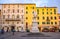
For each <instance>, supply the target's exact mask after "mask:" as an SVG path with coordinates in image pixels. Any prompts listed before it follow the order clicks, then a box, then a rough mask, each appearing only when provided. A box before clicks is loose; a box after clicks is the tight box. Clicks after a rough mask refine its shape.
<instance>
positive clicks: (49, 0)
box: [0, 0, 60, 13]
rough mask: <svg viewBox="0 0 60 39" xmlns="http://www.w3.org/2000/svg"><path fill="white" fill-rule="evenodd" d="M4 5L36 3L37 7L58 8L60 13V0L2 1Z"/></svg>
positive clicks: (0, 1)
mask: <svg viewBox="0 0 60 39" xmlns="http://www.w3.org/2000/svg"><path fill="white" fill-rule="evenodd" d="M2 3H36V5H37V6H40V7H43V6H49V7H54V6H55V7H58V13H60V0H0V4H2Z"/></svg>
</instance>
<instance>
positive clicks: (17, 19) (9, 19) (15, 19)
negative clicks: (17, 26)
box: [5, 18, 21, 21]
mask: <svg viewBox="0 0 60 39" xmlns="http://www.w3.org/2000/svg"><path fill="white" fill-rule="evenodd" d="M5 21H21V19H20V18H14V19H13V18H7V19H5Z"/></svg>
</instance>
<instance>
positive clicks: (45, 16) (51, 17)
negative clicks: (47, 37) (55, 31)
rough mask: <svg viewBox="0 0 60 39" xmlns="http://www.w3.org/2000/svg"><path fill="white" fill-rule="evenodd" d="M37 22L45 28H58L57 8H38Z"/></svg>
mask: <svg viewBox="0 0 60 39" xmlns="http://www.w3.org/2000/svg"><path fill="white" fill-rule="evenodd" d="M37 22H38V25H39V27H40V28H41V30H40V31H42V29H43V28H49V29H50V28H52V27H58V15H57V7H37Z"/></svg>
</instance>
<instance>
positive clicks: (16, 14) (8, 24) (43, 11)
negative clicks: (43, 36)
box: [0, 3, 59, 31]
mask: <svg viewBox="0 0 60 39" xmlns="http://www.w3.org/2000/svg"><path fill="white" fill-rule="evenodd" d="M0 5H1V6H2V8H1V19H2V28H4V30H5V31H7V30H8V31H11V29H12V28H13V27H14V29H15V31H26V28H28V29H29V30H30V31H31V29H32V24H33V23H32V21H33V17H34V14H37V15H36V17H37V18H36V21H37V24H38V25H37V26H38V29H39V30H40V31H42V30H43V28H49V29H50V28H53V27H57V28H58V25H59V23H58V14H57V11H58V10H57V7H36V4H34V3H32V4H31V3H29V4H0Z"/></svg>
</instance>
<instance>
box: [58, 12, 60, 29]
mask: <svg viewBox="0 0 60 39" xmlns="http://www.w3.org/2000/svg"><path fill="white" fill-rule="evenodd" d="M58 23H59V24H58V26H59V29H60V13H58Z"/></svg>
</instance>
